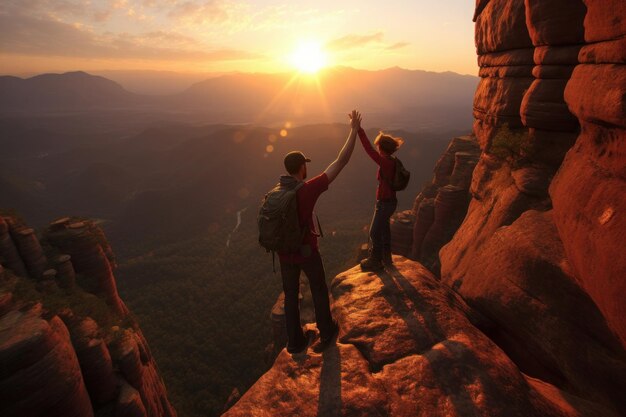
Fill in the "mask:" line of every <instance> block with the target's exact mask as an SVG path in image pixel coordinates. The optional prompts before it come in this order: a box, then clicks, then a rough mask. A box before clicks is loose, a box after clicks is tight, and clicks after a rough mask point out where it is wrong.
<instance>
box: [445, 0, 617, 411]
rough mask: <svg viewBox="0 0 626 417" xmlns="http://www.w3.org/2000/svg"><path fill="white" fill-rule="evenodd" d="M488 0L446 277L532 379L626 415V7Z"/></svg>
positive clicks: (479, 24)
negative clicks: (472, 148) (470, 157)
mask: <svg viewBox="0 0 626 417" xmlns="http://www.w3.org/2000/svg"><path fill="white" fill-rule="evenodd" d="M479 5H480V7H479V8H478V9H477V12H476V45H477V50H478V53H479V60H478V61H479V65H480V66H481V70H480V74H481V77H483V78H482V80H481V83H480V85H479V87H478V90H477V93H476V99H475V104H474V107H475V108H474V114H475V117H476V123H475V125H474V132H475V134H476V136H477V138H478V142H479V143H480V145H481V149H482V151H483V153H482V155H481V159H480V162H479V163H478V165H477V167H476V169H475V171H474V175H473V179H472V185H471V193H472V201H471V202H470V206H469V209H468V213H467V216H466V218H465V220H464V222H463V224H462V225H461V226H460V228H459V229H458V231H457V232H456V234H455V235H454V238H453V239H452V241H451V242H450V243H449V244H447V245H446V246H444V247H443V249H442V250H441V252H440V261H441V279H442V281H443V282H444V283H445V284H448V285H450V286H452V287H453V288H455V290H456V291H458V293H459V294H460V295H461V296H462V297H463V298H464V299H465V300H466V301H467V302H468V304H469V305H471V306H472V307H474V308H476V309H477V310H479V311H480V312H481V313H483V314H484V315H485V316H487V317H488V318H489V319H491V320H492V321H493V323H494V325H495V327H494V328H493V329H491V333H490V334H491V336H492V338H493V340H494V341H496V342H497V343H498V344H499V345H500V346H501V347H502V348H503V349H504V350H505V351H506V353H507V354H508V355H509V356H510V357H511V358H512V359H514V361H515V362H516V364H517V365H518V366H519V367H520V369H522V370H523V371H524V372H525V373H527V374H529V375H532V376H536V377H539V378H541V379H544V380H546V381H549V382H552V383H553V384H555V385H557V386H559V387H560V388H565V389H567V390H569V391H570V392H572V393H574V394H584V395H586V396H588V398H591V399H593V400H594V401H599V402H602V403H605V404H608V405H610V406H611V407H613V408H614V409H616V410H619V411H620V412H621V413H624V412H626V403H625V402H624V400H623V395H622V392H623V391H624V389H625V388H626V382H625V381H624V378H623V377H619V376H618V375H624V372H625V371H626V368H625V364H624V362H625V360H624V357H625V355H624V347H625V346H626V341H625V338H626V327H625V324H624V323H625V322H624V317H625V314H626V305H625V303H624V297H623V291H624V290H625V289H626V288H625V286H626V282H625V281H624V277H625V276H626V261H624V260H623V257H621V256H620V253H621V252H623V236H624V231H625V230H626V222H625V220H624V219H623V217H622V216H616V215H615V214H616V213H618V212H620V211H624V209H626V193H625V191H626V183H625V182H624V181H625V180H626V175H624V174H625V173H626V171H624V167H625V166H626V156H625V155H624V151H623V149H624V145H625V141H626V130H625V128H626V66H625V65H624V64H626V55H625V52H624V51H625V48H624V39H625V37H626V4H625V3H624V2H623V1H610V0H609V1H592V0H587V1H584V2H583V1H554V2H539V1H534V0H526V1H525V2H524V1H521V0H491V1H482V2H479ZM503 11H504V12H503ZM505 122H506V123H507V126H504V123H505Z"/></svg>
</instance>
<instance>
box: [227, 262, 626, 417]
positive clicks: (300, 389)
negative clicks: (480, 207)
mask: <svg viewBox="0 0 626 417" xmlns="http://www.w3.org/2000/svg"><path fill="white" fill-rule="evenodd" d="M395 263H396V265H397V269H396V270H394V271H389V272H384V273H381V274H379V275H376V274H373V273H363V272H361V271H360V268H359V267H355V268H353V269H351V270H349V271H346V272H344V273H343V274H340V275H339V276H337V277H336V278H335V279H334V281H333V284H332V294H333V299H334V306H333V313H334V315H335V317H336V318H337V319H338V320H339V324H340V326H341V333H340V336H339V341H338V343H337V345H336V346H334V347H330V348H328V349H327V350H326V351H324V352H323V353H321V354H320V353H315V352H314V351H313V350H309V351H307V352H306V353H305V354H298V355H293V356H292V355H290V354H288V353H287V351H286V350H282V351H281V353H280V354H279V355H278V357H277V358H276V361H275V363H274V366H273V367H272V369H270V370H269V371H268V372H267V373H266V374H265V375H263V376H262V377H261V379H259V381H257V382H256V383H255V384H254V385H253V386H252V387H251V388H250V389H249V390H248V391H247V392H246V393H245V394H244V395H243V396H242V398H241V399H240V400H239V401H238V402H237V403H236V404H235V406H234V407H232V408H231V409H230V410H229V411H228V412H227V413H225V414H224V415H225V416H229V417H232V416H252V415H254V416H276V415H298V416H346V415H347V416H358V415H362V416H370V415H381V416H424V417H436V416H446V417H447V416H470V415H472V416H473V415H489V416H507V417H512V416H524V417H528V416H542V417H545V416H580V415H587V416H617V415H618V414H617V413H614V412H612V411H611V410H609V409H607V408H605V407H603V406H602V405H601V404H598V403H594V402H591V401H588V400H587V399H585V398H581V397H577V396H573V395H571V394H569V393H567V392H565V391H561V390H559V389H558V388H556V387H555V386H553V385H550V384H548V383H545V382H543V381H541V380H538V379H535V378H532V377H529V376H527V375H524V374H523V373H521V372H520V370H519V369H518V367H517V366H516V365H515V363H514V362H513V361H512V360H511V359H510V358H509V357H508V356H507V355H506V354H505V353H504V352H503V351H502V350H501V349H500V348H499V347H498V346H497V345H496V344H495V343H493V342H492V341H491V340H490V339H489V338H488V337H487V336H485V334H484V333H482V332H481V331H480V330H478V329H477V328H476V327H475V325H474V323H478V324H481V322H482V321H483V320H484V318H482V317H481V315H480V314H478V313H476V312H475V311H473V310H472V309H471V308H470V307H469V306H467V304H466V303H465V302H464V301H463V300H462V299H461V298H460V297H459V296H458V295H457V294H456V293H455V292H454V291H453V290H451V289H450V288H448V287H446V286H445V285H443V284H442V283H440V282H439V281H438V280H437V279H436V278H435V277H434V276H433V275H432V274H431V273H430V272H429V271H428V270H427V269H426V268H424V267H423V266H421V265H420V264H419V263H416V262H414V261H410V260H407V259H404V258H401V257H397V256H396V257H395ZM481 325H484V323H482V324H481ZM308 326H309V328H312V326H311V325H308Z"/></svg>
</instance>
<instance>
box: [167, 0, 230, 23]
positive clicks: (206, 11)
mask: <svg viewBox="0 0 626 417" xmlns="http://www.w3.org/2000/svg"><path fill="white" fill-rule="evenodd" d="M235 11H236V7H235V5H234V4H233V3H227V2H226V1H222V0H210V1H184V2H174V6H173V7H172V8H171V9H170V11H169V12H168V13H167V16H168V17H169V18H170V19H173V20H176V21H179V22H182V23H187V24H192V25H202V24H206V23H226V22H228V21H230V20H231V19H232V17H233V16H232V15H233V14H234V12H235Z"/></svg>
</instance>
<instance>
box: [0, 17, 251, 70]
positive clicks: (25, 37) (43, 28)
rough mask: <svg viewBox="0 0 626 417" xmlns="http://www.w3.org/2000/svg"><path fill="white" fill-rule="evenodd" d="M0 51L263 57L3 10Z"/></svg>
mask: <svg viewBox="0 0 626 417" xmlns="http://www.w3.org/2000/svg"><path fill="white" fill-rule="evenodd" d="M0 51H1V52H4V53H19V54H23V55H37V56H66V57H77V58H112V59H146V60H159V61H194V62H198V61H204V62H209V61H210V62H215V61H234V60H256V59H260V58H261V55H259V54H254V53H250V52H247V51H241V50H235V49H210V48H206V47H205V46H204V45H203V44H202V43H200V42H199V41H197V40H196V39H194V38H192V37H190V36H186V35H181V34H179V33H176V32H164V31H153V32H146V33H142V34H138V35H137V34H129V33H112V32H106V33H104V34H97V33H95V32H94V31H92V30H91V29H88V28H85V27H82V26H81V25H72V24H67V23H63V22H59V21H55V20H49V19H39V18H32V17H28V16H8V15H6V14H2V13H0Z"/></svg>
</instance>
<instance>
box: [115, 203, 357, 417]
mask: <svg viewBox="0 0 626 417" xmlns="http://www.w3.org/2000/svg"><path fill="white" fill-rule="evenodd" d="M255 215H256V213H253V212H252V211H250V210H248V211H247V212H245V213H244V216H243V223H242V225H241V227H240V229H239V230H238V231H237V232H236V233H234V234H233V235H232V237H231V243H230V247H228V248H227V247H226V240H227V237H228V231H226V230H221V231H217V232H213V233H211V234H209V233H207V234H206V236H203V237H201V238H195V239H191V240H188V241H184V242H179V243H175V244H170V245H167V246H159V247H157V248H154V249H152V250H147V252H145V253H144V254H143V255H140V256H134V257H132V258H129V257H122V256H120V254H119V252H118V260H119V261H120V264H119V269H118V270H117V271H116V276H117V281H118V285H119V288H120V292H121V295H122V298H123V299H124V300H125V301H126V302H127V304H128V305H129V307H130V308H131V309H132V311H133V312H134V313H135V315H136V316H137V318H138V320H139V323H140V326H141V328H142V330H143V332H144V334H145V335H146V337H147V339H148V341H149V343H150V347H151V350H152V352H153V354H154V356H155V358H156V361H157V364H158V366H159V369H160V372H161V374H162V377H163V379H164V380H165V383H166V386H167V389H168V393H169V396H170V399H171V400H172V402H173V404H174V406H175V407H176V409H177V411H178V413H179V415H180V416H184V417H200V416H202V417H206V416H215V415H219V414H220V413H221V411H222V408H223V405H224V403H225V401H226V399H227V398H228V396H229V394H230V393H231V391H232V389H233V388H235V387H236V388H238V389H239V390H240V392H244V391H245V390H246V389H247V388H249V387H250V386H251V385H252V384H253V383H254V382H255V381H256V380H257V379H258V378H259V377H260V376H261V375H262V374H263V373H264V372H265V371H266V370H267V365H266V364H265V361H264V351H265V348H266V346H267V345H268V344H269V343H271V332H272V330H271V327H270V326H271V323H270V320H269V314H270V309H271V307H272V305H273V304H274V302H275V301H276V298H277V297H278V295H279V294H280V291H281V279H280V273H279V272H278V271H277V273H276V274H274V273H273V272H272V259H271V255H270V254H268V253H266V252H265V251H264V250H263V249H262V248H261V247H260V246H259V244H258V242H257V230H256V224H255ZM324 218H326V216H324V217H322V220H324ZM368 220H369V219H368V217H365V216H364V215H361V216H358V217H356V218H354V217H353V218H352V219H351V220H346V221H335V222H333V221H327V222H325V223H324V224H323V228H324V232H325V234H326V235H327V236H326V237H325V238H323V239H321V243H320V246H321V251H322V253H323V256H324V262H325V267H326V272H327V278H328V280H329V281H330V280H331V279H332V278H333V277H334V276H335V275H336V274H337V273H339V272H341V271H343V270H345V269H347V268H349V267H352V266H354V257H355V255H356V248H357V247H358V245H359V244H360V243H362V242H364V241H365V240H366V239H367V236H366V233H365V231H364V230H363V226H364V225H366V224H367V223H368ZM333 232H334V233H333ZM130 249H132V248H129V252H132V253H137V252H136V251H134V250H130ZM144 249H145V247H144ZM277 268H278V260H277Z"/></svg>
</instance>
